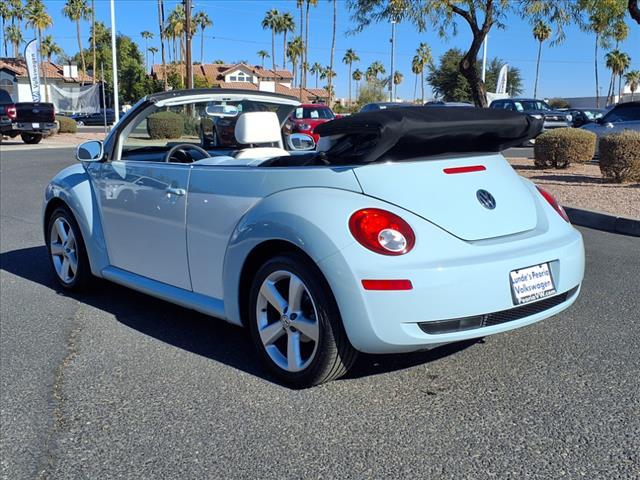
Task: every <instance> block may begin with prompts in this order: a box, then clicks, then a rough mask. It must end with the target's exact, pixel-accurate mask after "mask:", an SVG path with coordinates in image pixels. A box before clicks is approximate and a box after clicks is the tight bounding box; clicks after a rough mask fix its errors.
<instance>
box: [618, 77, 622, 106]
mask: <svg viewBox="0 0 640 480" xmlns="http://www.w3.org/2000/svg"><path fill="white" fill-rule="evenodd" d="M618 103H622V72H620V74H619V75H618Z"/></svg>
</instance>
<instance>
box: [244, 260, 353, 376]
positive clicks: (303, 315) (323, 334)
mask: <svg viewBox="0 0 640 480" xmlns="http://www.w3.org/2000/svg"><path fill="white" fill-rule="evenodd" d="M292 282H295V283H294V284H293V285H292ZM274 289H275V290H274ZM274 292H276V294H275V295H274ZM278 292H282V293H280V297H279V298H275V297H278V295H277V293H278ZM249 298H250V303H249V305H250V312H249V316H248V317H249V318H248V321H249V330H250V333H251V338H252V340H253V343H254V344H255V346H256V349H257V351H258V355H259V356H260V358H261V360H262V361H263V363H264V364H265V365H266V366H267V367H268V369H269V370H270V371H271V372H272V373H273V375H274V376H275V377H276V378H277V379H278V380H280V381H282V382H283V383H285V384H288V385H291V386H294V387H302V388H304V387H310V386H314V385H318V384H320V383H324V382H328V381H330V380H334V379H336V378H339V377H341V376H342V375H344V374H345V373H346V372H347V371H348V370H349V368H350V367H351V366H352V365H353V363H354V362H355V359H356V357H357V351H356V350H355V349H354V348H353V347H352V346H351V343H350V342H349V339H348V338H347V334H346V332H345V330H344V326H343V324H342V319H341V317H340V311H339V309H338V305H337V303H336V301H335V298H334V296H333V294H332V293H331V289H330V287H329V284H328V283H327V281H326V280H325V278H324V276H323V275H322V273H321V272H320V270H319V269H318V267H317V266H316V265H315V264H314V263H313V262H312V261H311V260H309V259H308V258H306V257H305V256H304V255H302V254H299V253H287V254H283V255H280V256H277V257H274V258H272V259H270V260H268V261H266V262H265V263H264V264H263V265H262V267H260V269H259V270H258V272H257V273H256V275H255V277H254V280H253V283H252V285H251V291H250V295H249ZM268 298H269V299H270V300H268ZM276 303H280V307H279V308H276V307H275V306H274V305H275V304H276ZM289 307H291V308H289Z"/></svg>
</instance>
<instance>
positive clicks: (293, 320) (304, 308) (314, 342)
mask: <svg viewBox="0 0 640 480" xmlns="http://www.w3.org/2000/svg"><path fill="white" fill-rule="evenodd" d="M256 320H257V323H258V333H259V335H260V340H261V341H262V345H263V347H264V349H265V351H266V352H267V355H269V358H271V360H272V361H273V362H274V363H275V364H276V365H277V366H278V367H280V368H281V369H283V370H285V371H287V372H299V371H301V370H304V369H305V368H306V367H308V366H309V364H310V363H311V362H312V361H313V359H314V357H315V355H316V351H317V350H318V342H319V338H320V326H319V322H318V312H317V310H316V306H315V303H314V300H313V298H312V296H311V294H310V292H309V289H308V288H307V286H306V285H305V284H304V282H303V281H302V280H301V279H300V278H299V277H298V276H297V275H295V274H293V273H291V272H289V271H286V270H278V271H275V272H273V273H271V274H270V275H269V276H268V277H267V278H266V279H265V280H264V281H263V282H262V285H261V286H260V291H259V293H258V298H257V302H256Z"/></svg>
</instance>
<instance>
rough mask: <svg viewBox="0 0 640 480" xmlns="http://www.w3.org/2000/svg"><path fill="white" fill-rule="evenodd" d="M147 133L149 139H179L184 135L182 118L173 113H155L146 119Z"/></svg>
mask: <svg viewBox="0 0 640 480" xmlns="http://www.w3.org/2000/svg"><path fill="white" fill-rule="evenodd" d="M147 133H148V134H149V137H151V138H155V139H157V138H180V137H181V136H182V134H183V133H184V117H183V116H182V115H180V114H178V113H174V112H168V111H164V112H156V113H152V114H151V115H149V116H148V117H147Z"/></svg>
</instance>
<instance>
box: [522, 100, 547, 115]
mask: <svg viewBox="0 0 640 480" xmlns="http://www.w3.org/2000/svg"><path fill="white" fill-rule="evenodd" d="M513 104H514V105H515V107H516V110H517V111H518V112H526V111H529V110H551V107H550V106H549V105H547V104H546V103H545V102H542V101H540V100H517V101H514V102H513Z"/></svg>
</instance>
